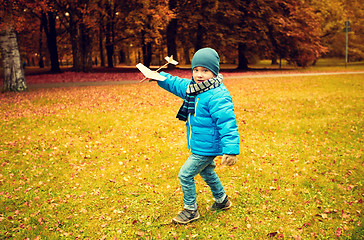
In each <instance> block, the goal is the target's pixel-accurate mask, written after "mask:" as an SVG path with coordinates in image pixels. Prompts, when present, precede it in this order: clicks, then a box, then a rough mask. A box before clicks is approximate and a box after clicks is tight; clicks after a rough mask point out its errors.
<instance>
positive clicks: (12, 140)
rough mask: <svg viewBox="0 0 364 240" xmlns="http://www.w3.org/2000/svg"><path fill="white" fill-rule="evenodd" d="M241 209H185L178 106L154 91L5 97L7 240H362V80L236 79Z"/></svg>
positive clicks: (0, 200)
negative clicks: (184, 221)
mask: <svg viewBox="0 0 364 240" xmlns="http://www.w3.org/2000/svg"><path fill="white" fill-rule="evenodd" d="M225 85H226V86H227V88H228V89H229V90H230V92H231V95H232V96H233V100H234V106H235V112H236V115H237V120H238V125H239V131H240V134H241V140H242V142H241V155H240V156H239V158H238V163H237V164H236V165H235V166H233V167H224V166H221V164H220V160H221V158H220V157H219V158H217V165H218V167H217V169H216V171H217V172H218V174H219V176H220V178H221V180H222V182H223V185H224V186H225V190H226V191H227V193H228V195H229V196H230V198H231V200H232V202H233V204H234V206H233V208H232V209H230V210H228V211H226V212H218V213H212V212H209V211H208V210H206V207H207V206H209V205H210V204H212V203H213V199H212V196H211V193H210V190H209V188H208V187H207V186H206V185H205V184H204V182H203V181H202V179H201V177H199V176H198V177H197V178H196V185H197V191H198V195H197V199H198V203H199V209H200V213H201V218H200V219H199V220H198V221H196V222H193V223H190V224H188V225H177V224H173V223H171V218H172V217H174V216H175V215H176V214H177V213H178V212H179V211H180V210H182V205H183V202H182V192H181V190H180V187H179V183H178V180H177V174H178V171H179V168H180V166H182V164H183V162H184V160H185V159H186V158H187V157H188V155H189V152H188V150H187V147H186V140H185V128H184V123H182V122H180V121H178V120H177V119H176V118H175V115H176V113H177V111H178V109H179V107H180V105H181V103H182V100H181V99H178V98H177V97H174V96H173V95H171V94H169V93H167V92H164V91H163V90H162V89H160V88H159V87H158V86H156V85H155V84H154V83H145V84H130V85H118V86H99V87H78V88H77V87H74V88H55V89H36V90H32V91H29V92H25V93H21V94H16V93H6V94H1V95H0V103H1V104H0V108H1V111H0V116H1V123H0V130H1V141H0V164H1V168H0V239H7V238H12V239H26V238H28V239H283V238H286V239H363V238H364V226H363V222H364V210H363V209H364V207H363V206H364V204H363V199H364V195H363V194H364V161H363V111H364V89H363V87H364V75H363V74H357V75H342V76H339V75H336V76H322V77H320V76H316V77H312V76H311V77H308V76H306V77H294V78H289V77H285V78H255V79H229V80H226V81H225Z"/></svg>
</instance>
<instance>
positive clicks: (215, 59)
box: [192, 48, 220, 76]
mask: <svg viewBox="0 0 364 240" xmlns="http://www.w3.org/2000/svg"><path fill="white" fill-rule="evenodd" d="M219 63H220V57H219V54H218V53H217V52H216V51H215V50H214V49H212V48H201V49H200V50H198V51H197V52H196V53H195V55H193V58H192V70H193V69H194V68H195V67H205V68H207V69H208V70H210V71H211V72H213V73H214V74H215V75H216V76H217V75H218V74H219V68H220V64H219Z"/></svg>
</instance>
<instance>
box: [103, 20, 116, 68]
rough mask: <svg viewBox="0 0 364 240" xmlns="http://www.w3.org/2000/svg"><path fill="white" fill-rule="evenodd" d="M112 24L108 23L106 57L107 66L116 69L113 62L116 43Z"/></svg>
mask: <svg viewBox="0 0 364 240" xmlns="http://www.w3.org/2000/svg"><path fill="white" fill-rule="evenodd" d="M112 28H113V26H112V23H111V22H110V21H109V22H108V23H106V33H105V35H106V42H105V45H106V55H107V66H108V67H109V68H113V67H114V62H113V56H114V43H113V41H112V36H111V34H112Z"/></svg>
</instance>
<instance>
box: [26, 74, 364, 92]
mask: <svg viewBox="0 0 364 240" xmlns="http://www.w3.org/2000/svg"><path fill="white" fill-rule="evenodd" d="M349 74H364V71H351V72H313V73H312V72H310V73H272V72H270V73H261V72H257V73H256V74H251V73H249V72H247V73H246V74H245V73H235V74H229V73H224V75H225V76H224V79H244V78H267V77H298V76H323V75H349ZM176 75H178V74H176ZM226 75H227V76H226ZM181 77H184V76H181ZM137 83H139V80H120V81H93V82H59V83H30V84H28V88H29V89H38V88H58V87H84V86H108V85H124V84H137Z"/></svg>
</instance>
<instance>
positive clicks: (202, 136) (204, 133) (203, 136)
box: [192, 129, 215, 148]
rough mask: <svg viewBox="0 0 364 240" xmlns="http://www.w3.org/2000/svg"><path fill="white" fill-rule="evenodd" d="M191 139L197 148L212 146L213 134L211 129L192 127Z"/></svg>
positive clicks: (213, 141) (213, 142)
mask: <svg viewBox="0 0 364 240" xmlns="http://www.w3.org/2000/svg"><path fill="white" fill-rule="evenodd" d="M192 131H193V132H192V135H193V137H192V139H193V142H195V143H196V144H197V145H198V147H199V148H212V147H213V146H214V144H215V134H214V130H213V129H193V130H192Z"/></svg>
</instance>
